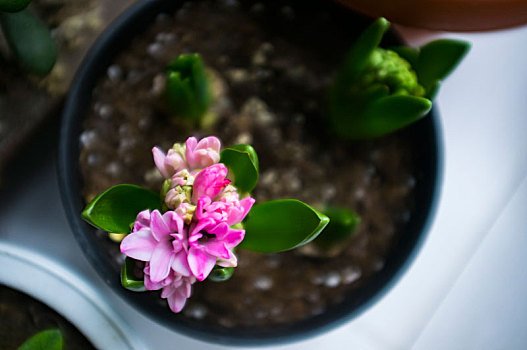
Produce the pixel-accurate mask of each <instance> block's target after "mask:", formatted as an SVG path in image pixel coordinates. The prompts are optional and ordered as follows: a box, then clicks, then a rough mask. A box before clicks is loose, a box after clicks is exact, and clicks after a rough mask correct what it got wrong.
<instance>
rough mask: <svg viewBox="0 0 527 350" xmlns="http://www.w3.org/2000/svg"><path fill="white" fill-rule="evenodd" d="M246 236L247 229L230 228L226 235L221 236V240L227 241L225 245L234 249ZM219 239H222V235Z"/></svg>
mask: <svg viewBox="0 0 527 350" xmlns="http://www.w3.org/2000/svg"><path fill="white" fill-rule="evenodd" d="M244 237H245V230H237V229H233V228H229V231H228V232H227V233H226V234H225V235H223V236H221V240H222V241H223V242H224V243H225V246H226V247H227V248H228V249H232V248H234V247H236V246H237V245H238V244H240V243H241V242H242V241H243V238H244ZM218 239H220V237H218Z"/></svg>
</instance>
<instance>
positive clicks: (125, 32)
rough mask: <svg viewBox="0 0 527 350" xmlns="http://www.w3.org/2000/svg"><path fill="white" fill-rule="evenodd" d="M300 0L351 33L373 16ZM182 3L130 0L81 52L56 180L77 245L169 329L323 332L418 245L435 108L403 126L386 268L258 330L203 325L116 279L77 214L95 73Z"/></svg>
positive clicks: (434, 151) (286, 336)
mask: <svg viewBox="0 0 527 350" xmlns="http://www.w3.org/2000/svg"><path fill="white" fill-rule="evenodd" d="M302 4H303V5H302V6H304V4H305V6H306V7H308V8H309V7H313V6H325V7H327V8H329V9H330V11H333V13H335V14H336V16H338V17H339V18H340V19H342V18H347V22H346V21H345V22H346V23H353V24H352V25H353V26H354V28H355V30H356V32H357V33H358V32H359V30H361V29H363V28H365V26H366V25H367V24H368V23H369V22H371V19H367V18H364V17H360V16H358V15H356V14H354V13H351V12H348V11H347V10H345V9H343V8H338V7H337V5H334V4H331V3H330V2H328V1H309V2H303V3H302ZM313 4H314V5H313ZM181 5H182V1H177V0H145V1H141V2H139V3H137V4H135V5H134V6H133V7H131V8H130V9H129V10H128V11H126V12H125V13H124V14H123V15H122V16H121V17H119V18H118V19H117V20H116V21H115V22H114V23H113V24H112V25H111V26H110V27H109V28H108V29H107V30H106V31H105V32H104V33H103V34H102V36H101V37H100V38H99V40H98V41H97V42H96V43H95V45H94V46H93V47H92V49H91V51H90V52H89V54H88V55H87V56H86V58H85V60H84V62H83V64H82V66H81V68H80V69H79V71H78V73H77V76H76V79H75V81H74V82H73V84H72V87H71V90H70V94H69V97H68V100H67V103H66V106H65V109H64V113H63V120H62V129H61V140H60V150H59V181H60V187H61V191H62V199H63V203H64V208H65V211H66V214H67V217H68V219H69V222H70V225H71V227H72V230H73V233H74V234H75V236H76V238H77V240H78V242H79V244H80V246H81V248H82V250H83V251H84V252H85V254H86V255H87V257H88V259H89V260H90V262H91V263H92V265H93V266H94V268H95V269H96V270H97V272H98V273H99V275H100V276H101V277H102V278H103V279H104V280H105V281H106V283H108V285H110V286H111V288H112V289H113V290H114V291H115V292H116V293H117V294H119V295H120V296H121V297H122V298H123V299H125V300H126V301H127V302H129V303H130V304H131V305H134V306H135V307H137V308H138V309H139V310H141V311H142V312H144V313H145V314H147V315H148V316H149V317H151V318H152V319H154V320H156V321H157V322H159V323H162V324H164V325H165V326H167V327H169V328H172V329H174V330H177V331H179V332H181V333H184V334H186V335H188V336H191V337H193V338H197V339H202V340H205V341H211V342H217V343H228V344H234V345H247V344H262V343H267V344H269V343H278V342H288V341H294V340H300V339H302V338H305V337H308V336H312V335H314V334H317V333H321V332H323V331H326V330H327V329H329V328H332V327H335V326H337V325H339V324H342V323H343V322H345V321H347V320H350V319H351V318H353V317H356V316H357V315H359V314H360V313H361V312H362V311H364V310H365V309H366V308H367V307H368V306H370V305H371V304H373V303H374V302H375V301H376V300H377V299H379V298H380V297H381V296H382V295H383V294H384V293H386V291H387V290H388V289H389V288H390V287H391V286H392V285H393V284H395V282H396V281H397V280H398V279H399V278H400V276H401V275H402V273H403V271H404V270H405V269H406V267H407V266H408V265H409V264H410V262H411V261H412V259H413V256H414V255H415V253H416V251H417V250H418V249H419V246H420V244H421V243H422V241H423V238H424V236H425V233H426V231H427V229H428V225H429V224H430V222H431V218H432V216H433V212H434V210H435V205H436V200H437V197H438V188H439V183H440V181H439V180H440V174H441V167H440V163H441V157H440V136H439V127H438V124H437V123H438V122H437V113H436V110H435V109H433V110H432V111H431V112H430V115H429V116H427V117H425V118H423V119H422V120H421V121H419V122H418V123H415V124H414V125H412V126H411V127H409V128H407V129H406V130H405V131H404V135H405V137H408V138H409V139H410V140H411V145H412V149H413V150H415V154H413V155H412V157H413V160H414V164H415V169H417V173H416V178H417V181H416V186H415V188H414V194H415V201H416V205H415V208H416V209H415V210H414V211H413V212H412V216H411V218H410V220H409V221H408V222H407V223H406V224H405V226H404V227H403V228H402V230H403V232H404V234H403V235H402V236H401V238H400V239H399V240H398V241H397V243H396V246H395V247H394V249H392V250H391V253H390V254H389V255H388V257H387V259H386V262H385V265H384V268H383V269H381V270H380V271H378V272H377V273H375V274H374V275H372V276H371V277H369V278H368V279H367V280H366V281H365V282H364V283H363V284H362V286H361V287H360V288H358V289H356V290H352V291H351V292H350V293H348V294H347V296H346V298H345V299H344V300H343V301H342V302H341V303H340V304H338V305H335V306H331V307H329V308H328V309H327V310H326V311H325V312H324V313H322V314H319V315H316V316H312V317H311V318H308V319H306V320H303V321H300V322H296V323H293V324H286V325H281V326H280V327H271V328H262V329H236V328H234V329H232V328H223V327H220V326H210V325H205V324H203V323H200V322H199V321H197V320H191V319H186V318H183V317H181V316H179V315H174V314H173V313H171V312H170V311H169V309H168V308H167V307H165V306H162V305H161V304H159V303H158V302H156V301H155V300H154V299H153V298H151V297H149V296H148V295H145V294H142V293H134V292H130V291H128V290H126V289H124V288H123V287H122V286H121V284H120V280H119V276H118V275H117V274H116V272H115V270H114V269H113V268H112V267H111V264H110V261H109V257H108V256H107V255H105V254H104V253H103V252H102V251H101V249H100V248H99V246H98V244H97V242H96V241H95V236H94V232H95V230H94V229H93V228H92V227H91V226H89V225H88V224H87V223H85V222H84V221H83V220H82V219H81V216H80V213H81V211H82V209H83V208H84V205H85V203H84V201H83V198H82V196H81V189H82V179H81V174H80V170H79V136H80V134H81V132H82V121H83V118H84V117H85V115H86V112H85V111H87V110H88V109H89V105H90V101H91V97H92V89H93V88H94V86H95V84H96V82H97V80H98V78H99V77H101V76H102V75H103V74H105V72H106V69H107V67H108V66H109V65H110V64H111V62H112V59H113V58H114V57H115V56H116V54H117V53H118V52H120V50H122V49H123V48H124V47H126V45H127V44H128V43H129V42H130V41H131V39H132V38H133V37H134V36H135V35H137V34H139V33H141V32H142V31H143V30H144V29H145V28H146V27H147V26H148V24H149V23H151V22H152V21H153V20H154V19H155V17H156V16H157V15H158V14H159V13H163V12H171V11H174V10H176V9H178V8H179V7H181ZM270 25H272V24H270ZM350 26H351V24H350ZM383 43H385V44H387V45H389V44H397V43H401V40H400V39H399V38H398V37H397V35H396V34H395V33H394V32H393V31H392V32H389V33H388V34H387V35H386V37H385V40H384V41H383Z"/></svg>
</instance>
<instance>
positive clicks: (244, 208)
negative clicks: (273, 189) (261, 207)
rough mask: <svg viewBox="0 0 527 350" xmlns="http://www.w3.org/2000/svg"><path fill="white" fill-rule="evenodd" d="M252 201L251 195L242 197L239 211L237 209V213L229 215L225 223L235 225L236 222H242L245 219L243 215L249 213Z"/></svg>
mask: <svg viewBox="0 0 527 350" xmlns="http://www.w3.org/2000/svg"><path fill="white" fill-rule="evenodd" d="M254 202H255V200H254V198H252V197H246V198H244V199H242V200H241V201H240V207H241V208H240V209H241V211H239V212H238V213H237V215H235V216H233V217H229V218H228V219H227V224H229V226H232V225H235V224H237V223H240V222H242V221H243V219H245V217H246V216H247V214H248V213H249V210H251V208H252V206H253V204H254Z"/></svg>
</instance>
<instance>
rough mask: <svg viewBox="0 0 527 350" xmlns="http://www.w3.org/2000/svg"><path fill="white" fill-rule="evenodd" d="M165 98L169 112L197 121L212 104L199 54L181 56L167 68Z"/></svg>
mask: <svg viewBox="0 0 527 350" xmlns="http://www.w3.org/2000/svg"><path fill="white" fill-rule="evenodd" d="M167 71H168V76H167V83H166V91H165V94H166V97H167V101H168V104H169V106H170V109H171V112H172V113H173V114H174V115H177V116H181V117H184V118H187V119H190V120H193V121H199V120H200V119H201V118H202V117H203V115H204V114H205V112H206V111H207V109H208V108H209V105H210V103H211V102H212V95H211V91H210V86H209V85H210V84H209V77H208V76H207V72H206V70H205V65H204V64H203V61H202V60H201V56H200V55H199V54H182V55H179V56H178V57H177V58H176V59H175V60H173V61H172V62H170V64H169V65H168V66H167Z"/></svg>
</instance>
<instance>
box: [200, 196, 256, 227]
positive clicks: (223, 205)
mask: <svg viewBox="0 0 527 350" xmlns="http://www.w3.org/2000/svg"><path fill="white" fill-rule="evenodd" d="M234 198H236V199H234ZM237 198H238V197H237V196H236V197H233V196H230V197H229V199H228V200H225V201H224V200H223V198H220V200H219V201H216V202H212V201H211V199H210V198H209V197H208V196H201V198H200V199H199V200H198V204H197V206H196V218H197V219H198V220H202V219H206V218H212V219H213V220H215V221H216V222H226V223H227V225H229V226H232V225H236V224H238V223H240V222H242V221H243V219H245V216H247V214H248V213H249V210H251V208H252V206H253V204H254V198H251V197H247V198H244V199H242V200H237Z"/></svg>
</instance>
